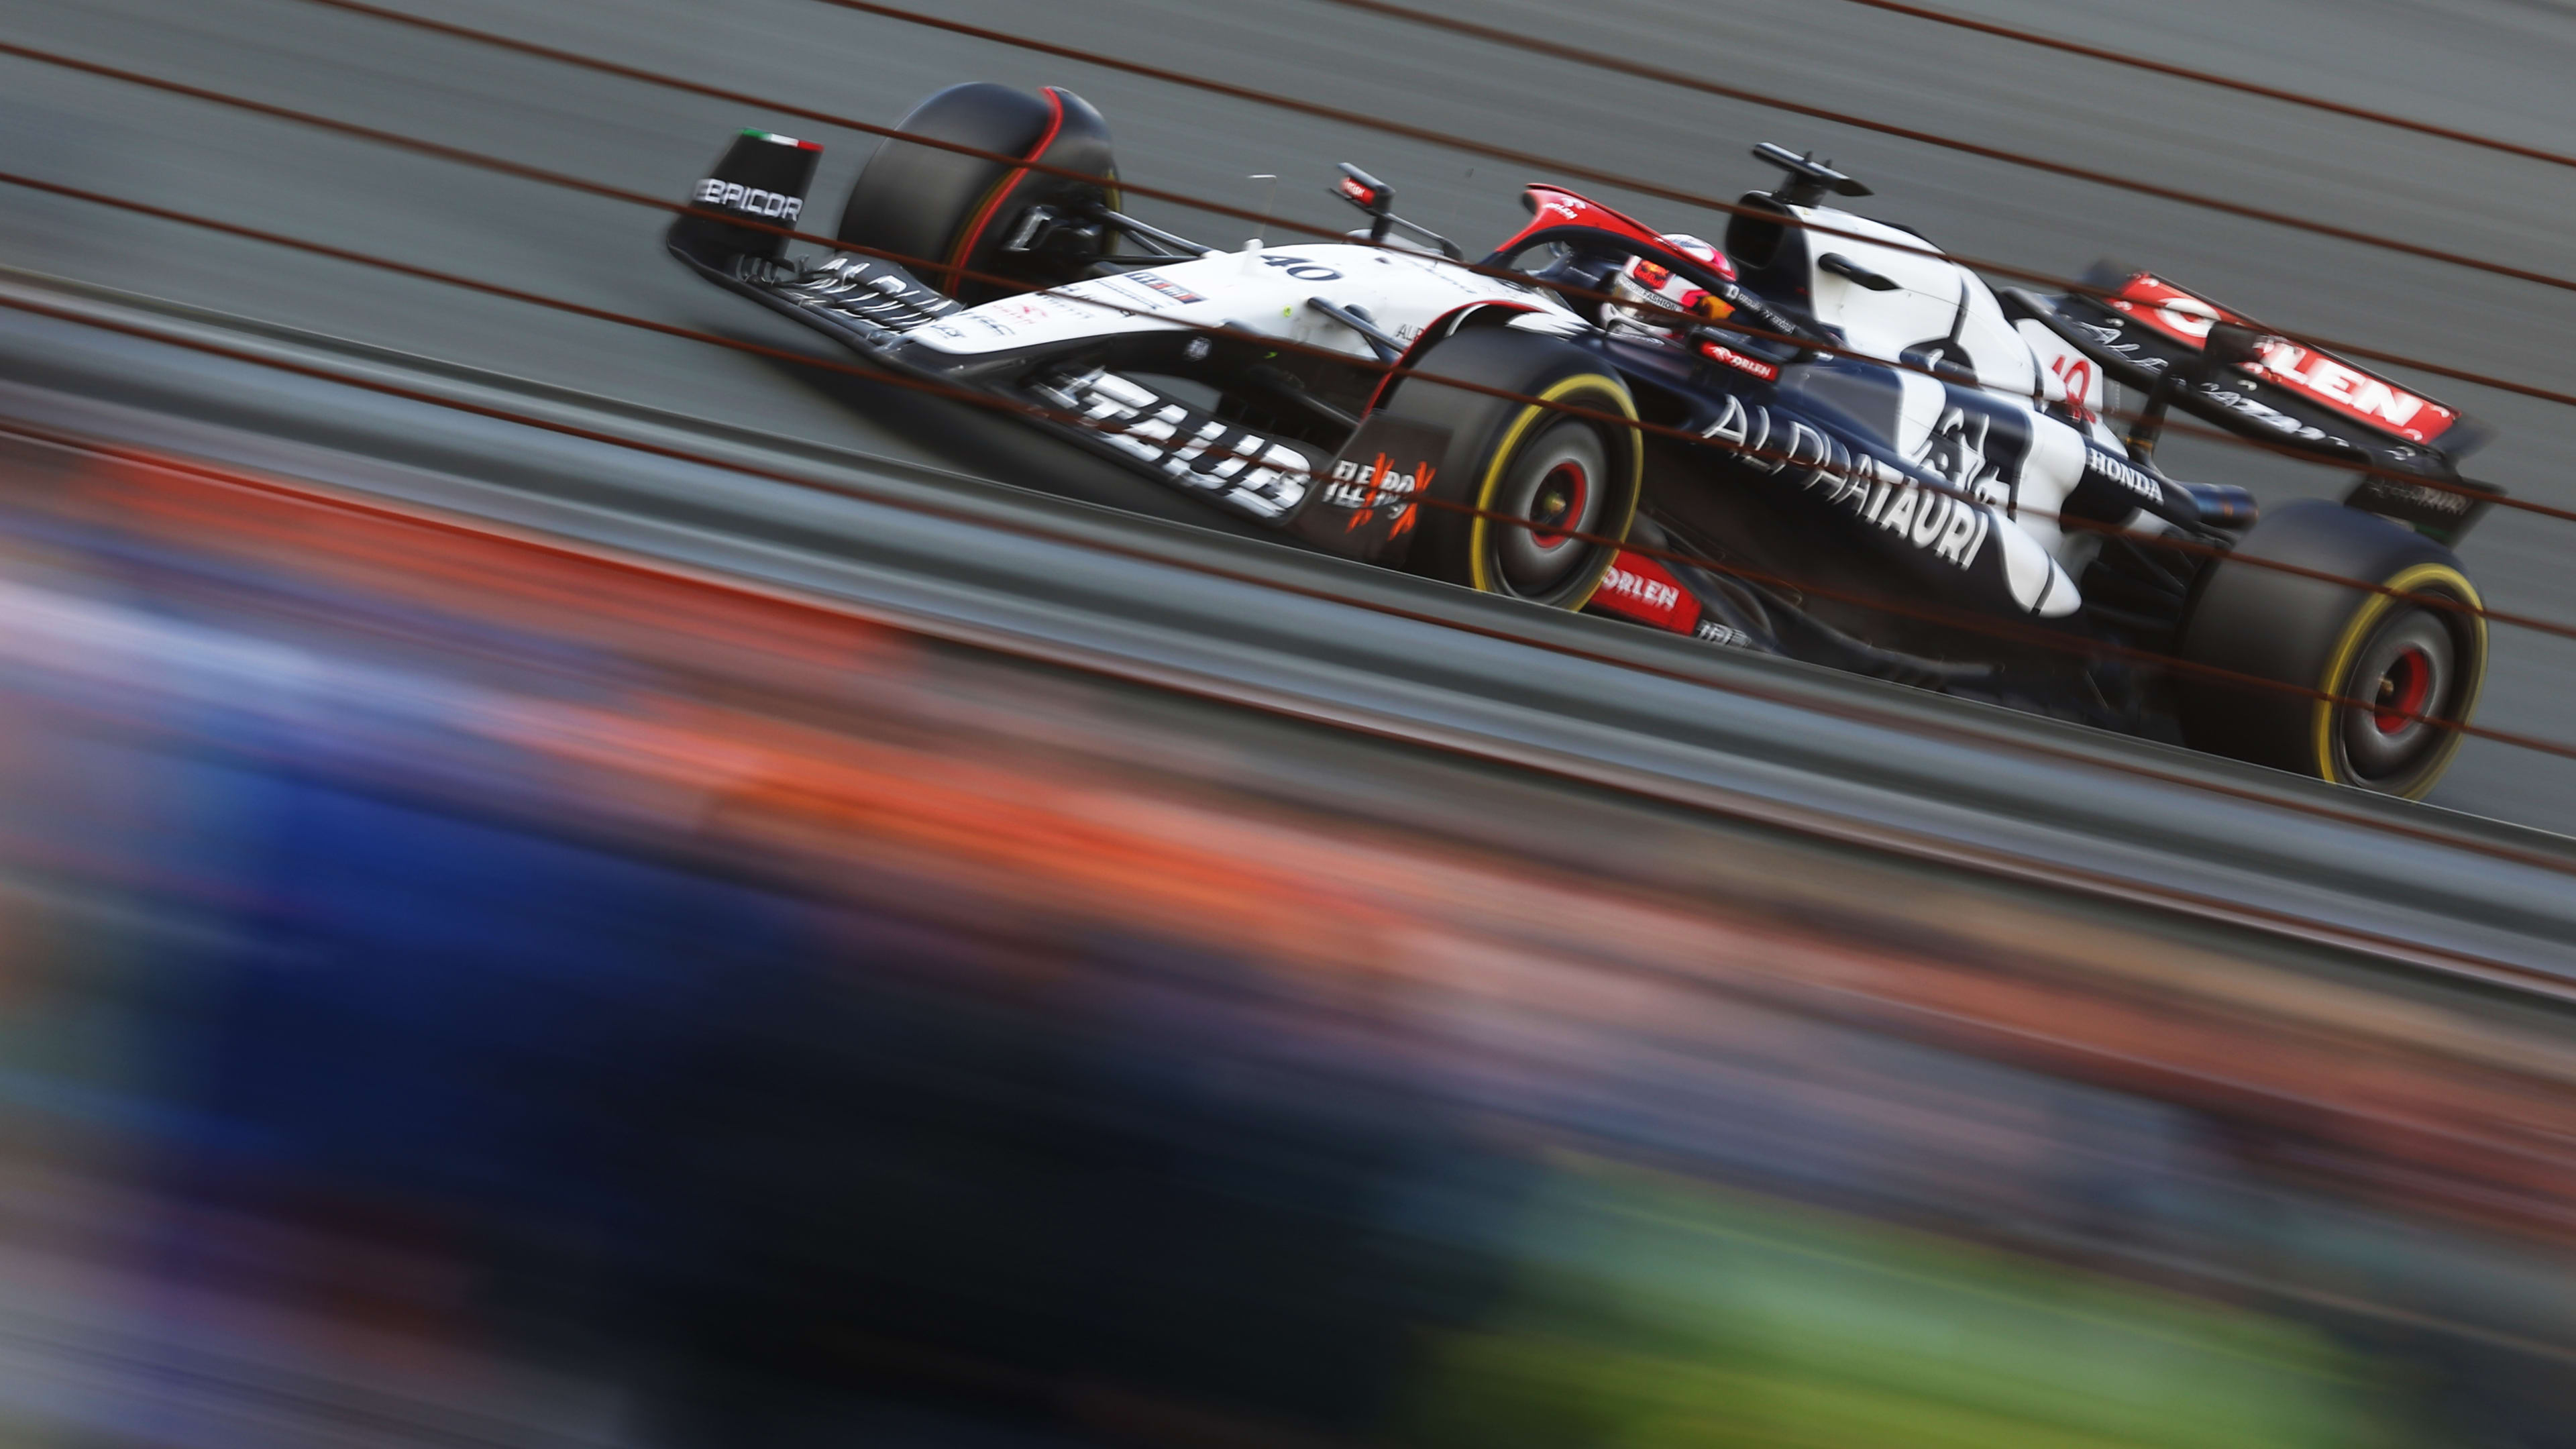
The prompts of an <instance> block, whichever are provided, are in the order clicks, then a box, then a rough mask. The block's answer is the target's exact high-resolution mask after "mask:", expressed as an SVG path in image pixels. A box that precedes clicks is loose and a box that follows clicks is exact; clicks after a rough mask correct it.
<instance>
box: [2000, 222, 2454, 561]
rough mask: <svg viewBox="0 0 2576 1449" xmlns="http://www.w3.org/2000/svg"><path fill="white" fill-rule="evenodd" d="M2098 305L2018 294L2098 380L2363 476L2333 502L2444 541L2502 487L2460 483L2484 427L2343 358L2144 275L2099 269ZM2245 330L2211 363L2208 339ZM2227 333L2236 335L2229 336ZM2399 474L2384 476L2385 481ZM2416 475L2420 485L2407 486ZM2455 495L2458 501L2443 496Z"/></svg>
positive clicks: (2089, 298)
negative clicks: (2090, 364) (2092, 365)
mask: <svg viewBox="0 0 2576 1449" xmlns="http://www.w3.org/2000/svg"><path fill="white" fill-rule="evenodd" d="M2084 281H2085V283H2086V285H2087V286H2090V287H2094V288H2098V289H2099V290H2100V292H2101V293H2102V294H2103V295H2100V296H2094V295H2089V294H2081V293H2079V294H2071V295H2067V296H2060V297H2048V298H2039V297H2034V296H2032V295H2030V294H2029V293H2026V292H2024V293H2017V294H2016V300H2017V301H2019V302H2021V303H2022V306H2021V307H2020V308H2017V309H2016V310H2020V311H2024V312H2027V313H2029V314H2030V315H2033V316H2036V317H2037V318H2038V319H2039V320H2040V321H2041V322H2042V323H2044V324H2045V325H2047V326H2048V327H2049V328H2050V329H2051V330H2052V331H2055V332H2056V333H2057V334H2058V335H2059V336H2061V337H2063V338H2065V339H2066V341H2067V342H2068V343H2070V344H2071V345H2073V346H2074V347H2075V348H2076V350H2078V351H2080V352H2082V353H2083V354H2084V355H2085V356H2087V357H2090V358H2092V359H2093V360H2094V361H2095V362H2096V363H2097V364H2099V365H2100V366H2101V368H2102V371H2103V375H2104V376H2106V377H2109V378H2111V379H2113V380H2115V381H2117V382H2120V383H2122V384H2124V385H2126V386H2128V387H2130V388H2132V389H2135V390H2137V391H2138V392H2140V393H2142V394H2146V395H2148V396H2149V397H2150V398H2151V399H2155V400H2157V401H2159V402H2162V403H2170V404H2171V405H2172V406H2174V407H2178V408H2181V409H2182V410H2184V411H2185V412H2188V413H2191V414H2192V415H2193V416H2195V417H2198V418H2201V419H2203V420H2204V421H2207V422H2210V423H2214V424H2216V425H2217V426H2219V427H2222V428H2225V429H2227V430H2229V431H2230V432H2234V433H2239V434H2242V435H2244V436H2246V437H2249V438H2254V439H2257V440H2260V441H2263V442H2269V443H2275V444H2279V445H2281V446H2284V447H2289V448H2293V449H2297V450H2299V451H2301V452H2307V453H2313V454H2316V455H2317V456H2319V457H2321V458H2326V459H2331V460H2334V461H2337V462H2345V463H2351V464H2353V465H2355V466H2357V467H2361V468H2363V469H2366V470H2369V471H2367V472H2365V473H2364V474H2363V476H2362V478H2361V480H2360V481H2359V482H2358V483H2356V484H2355V485H2354V486H2353V489H2352V491H2351V493H2349V494H2348V495H2346V497H2345V498H2344V502H2345V503H2347V504H2349V505H2350V506H2352V507H2355V508H2360V509H2363V510H2365V511H2367V512H2371V513H2377V514H2380V515H2382V516H2383V517H2387V518H2391V519H2394V520H2396V521H2397V522H2400V523H2403V524H2405V525H2407V526H2408V527H2410V528H2413V529H2414V530H2416V531H2417V532H2419V533H2423V534H2426V535H2429V536H2431V537H2433V538H2435V539H2437V540H2438V541H2441V542H2443V543H2450V542H2454V541H2456V540H2457V539H2458V538H2459V536H2460V535H2461V534H2463V533H2465V532H2467V530H2468V527H2469V525H2470V524H2471V523H2472V522H2474V521H2475V520H2476V518H2477V516H2478V515H2479V514H2480V513H2483V512H2484V511H2485V509H2486V507H2487V503H2488V500H2489V499H2490V498H2492V497H2493V496H2494V495H2496V494H2499V493H2501V492H2502V491H2503V490H2501V489H2498V488H2496V487H2494V486H2493V485H2491V484H2485V483H2471V482H2469V481H2468V480H2466V479H2463V478H2462V477H2461V476H2460V472H2459V460H2460V459H2461V458H2463V457H2465V456H2466V455H2467V454H2468V453H2470V452H2471V451H2473V450H2474V449H2476V448H2477V447H2478V446H2479V445H2481V444H2483V443H2484V442H2486V440H2487V438H2488V437H2489V436H2490V434H2489V432H2488V430H2487V428H2486V427H2485V426H2484V425H2482V424H2480V423H2477V422H2475V421H2473V420H2471V419H2469V418H2467V417H2464V416H2462V415H2461V413H2460V411H2459V410H2458V409H2457V408H2454V407H2451V406H2449V405H2448V404H2446V403H2442V402H2438V401H2436V400H2434V399H2432V398H2429V397H2426V396H2425V395H2423V394H2422V393H2419V392H2416V391H2415V390H2413V389H2412V388H2409V387H2406V386H2404V385H2402V384H2400V383H2397V382H2395V381H2392V380H2390V379H2389V378H2386V377H2382V376H2380V375H2379V374H2378V373H2375V372H2372V371H2371V370H2370V369H2368V368H2366V367H2363V366H2361V365H2360V364H2358V363H2355V362H2353V361H2351V360H2349V359H2347V358H2342V357H2338V356H2336V355H2334V354H2333V353H2330V352H2327V351H2324V350H2323V349H2320V348H2316V347H2311V346H2309V345H2307V344H2306V343H2303V342H2297V341H2293V340H2292V339H2290V338H2287V337H2283V336H2280V335H2278V334H2275V333H2273V332H2272V331H2271V330H2270V329H2269V328H2266V327H2264V326H2263V325H2262V324H2260V323H2258V322H2255V321H2252V320H2251V319H2249V318H2247V317H2245V316H2244V315H2243V314H2241V313H2237V312H2232V311H2229V310H2228V309H2226V308H2224V307H2221V306H2218V305H2217V304H2215V303H2213V302H2210V301H2207V300H2206V299H2204V298H2201V297H2199V296H2196V295H2194V294H2193V293H2191V292H2189V291H2186V290H2184V289H2183V288H2181V287H2179V286H2176V285H2175V284H2173V283H2172V282H2170V281H2168V280H2166V279H2165V278H2163V277H2161V276H2158V275H2156V274H2155V273H2153V272H2143V271H2135V270H2132V269H2129V268H2125V267H2113V266H2110V265H2109V264H2107V263H2106V264H2104V265H2102V266H2099V267H2096V268H2095V269H2094V270H2093V271H2092V272H2091V273H2090V274H2088V275H2087V276H2086V277H2085V279H2084ZM2222 326H2224V327H2227V328H2228V329H2229V330H2230V331H2231V332H2234V331H2235V329H2243V331H2244V332H2245V333H2251V334H2253V337H2252V340H2251V342H2250V344H2249V345H2246V346H2242V347H2235V348H2229V349H2221V351H2223V352H2226V353H2227V354H2228V355H2226V356H2224V357H2218V356H2212V355H2211V354H2210V349H2209V341H2210V336H2211V333H2212V332H2213V331H2214V330H2216V329H2218V328H2220V327H2222ZM2238 335H2239V337H2241V336H2242V334H2238ZM2390 474H2398V475H2403V476H2402V477H2395V478H2392V477H2390V476H2388V475H2390ZM2413 478H2421V479H2424V480H2426V481H2425V482H2424V483H2415V482H2411V481H2407V480H2408V479H2413ZM2460 488H2467V489H2471V490H2474V491H2473V492H2470V493H2463V492H2458V491H2454V490H2456V489H2460Z"/></svg>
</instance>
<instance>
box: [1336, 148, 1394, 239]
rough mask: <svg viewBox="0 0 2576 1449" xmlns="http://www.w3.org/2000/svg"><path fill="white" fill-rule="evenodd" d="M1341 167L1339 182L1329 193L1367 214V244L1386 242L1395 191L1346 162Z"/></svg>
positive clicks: (1392, 221)
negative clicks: (1368, 242)
mask: <svg viewBox="0 0 2576 1449" xmlns="http://www.w3.org/2000/svg"><path fill="white" fill-rule="evenodd" d="M1341 167H1342V179H1341V180H1339V181H1336V182H1334V183H1333V187H1332V191H1333V194H1334V195H1335V196H1338V197H1340V198H1341V199H1342V200H1344V201H1347V202H1349V203H1350V204H1351V205H1353V206H1356V207H1358V208H1359V209H1360V210H1362V211H1365V212H1367V213H1368V214H1369V240H1370V241H1373V242H1382V241H1384V240H1386V232H1387V228H1388V227H1390V226H1393V225H1394V224H1395V188H1394V187H1392V186H1389V185H1387V184H1386V183H1385V182H1383V181H1380V180H1378V179H1377V178H1376V177H1374V176H1371V175H1370V174H1368V173H1367V172H1365V171H1362V170H1361V169H1360V168H1358V167H1356V166H1354V165H1352V164H1351V163H1349V162H1348V161H1345V162H1342V163H1341Z"/></svg>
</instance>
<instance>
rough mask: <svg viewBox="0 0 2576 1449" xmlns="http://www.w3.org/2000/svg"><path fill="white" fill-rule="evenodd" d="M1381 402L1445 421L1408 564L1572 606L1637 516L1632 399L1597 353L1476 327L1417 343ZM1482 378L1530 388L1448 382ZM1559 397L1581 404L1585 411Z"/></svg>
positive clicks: (1593, 583) (1639, 470) (1639, 464)
mask: <svg viewBox="0 0 2576 1449" xmlns="http://www.w3.org/2000/svg"><path fill="white" fill-rule="evenodd" d="M1413 365H1414V366H1415V367H1417V368H1419V369H1421V371H1420V372H1418V373H1416V374H1415V375H1413V376H1411V377H1407V378H1405V379H1404V380H1403V381H1402V382H1401V383H1400V384H1399V385H1398V386H1397V387H1396V389H1395V392H1394V395H1393V396H1392V397H1391V398H1389V399H1388V400H1387V402H1386V404H1385V406H1384V408H1383V409H1382V410H1383V411H1385V412H1388V413H1391V414H1393V415H1395V416H1398V417H1402V418H1406V419H1409V420H1411V421H1415V422H1420V423H1425V424H1428V425H1430V426H1433V427H1438V428H1443V429H1446V430H1447V431H1448V433H1449V446H1448V449H1447V451H1446V453H1445V454H1444V456H1443V459H1442V462H1441V465H1440V467H1439V469H1438V471H1437V472H1436V474H1435V475H1434V477H1433V479H1432V481H1431V484H1430V486H1429V488H1428V489H1426V490H1425V496H1424V501H1423V502H1422V503H1421V504H1420V505H1419V506H1418V507H1417V509H1416V512H1415V518H1416V525H1415V538H1414V542H1413V547H1412V550H1411V553H1410V554H1409V555H1408V557H1407V559H1406V567H1408V568H1410V569H1411V570H1412V571H1413V572H1415V573H1418V574H1423V575H1426V576H1428V577H1431V578H1435V579H1440V580H1443V581H1445V582H1448V583H1453V584H1460V585H1464V586H1465V587H1467V588H1471V589H1476V590H1479V591H1481V592H1484V593H1489V594H1501V595H1504V596H1506V597H1509V598H1516V599H1526V600H1528V601H1529V602H1531V603H1535V604H1544V605H1546V606H1548V607H1550V608H1557V609H1579V608H1582V607H1583V605H1584V603H1585V602H1586V601H1588V600H1589V599H1590V598H1591V597H1592V594H1593V591H1594V590H1595V589H1598V588H1599V587H1601V579H1602V576H1603V575H1605V574H1607V573H1608V572H1609V571H1610V564H1611V561H1612V560H1613V559H1615V558H1617V557H1618V553H1619V548H1618V545H1619V542H1620V541H1621V540H1623V539H1625V538H1626V537H1627V535H1628V525H1629V524H1630V522H1631V521H1633V520H1634V519H1635V517H1636V515H1637V499H1638V496H1639V494H1640V492H1641V491H1642V489H1643V486H1644V474H1645V450H1644V447H1643V440H1642V439H1641V438H1640V437H1639V436H1638V433H1637V430H1636V429H1635V428H1633V427H1626V426H1622V425H1620V424H1619V423H1618V422H1617V421H1614V420H1615V419H1621V418H1624V419H1626V420H1628V421H1629V422H1634V421H1635V420H1636V417H1637V408H1636V404H1635V402H1634V401H1633V400H1632V399H1631V398H1630V397H1629V395H1628V388H1627V385H1626V384H1625V383H1623V382H1621V381H1620V380H1619V378H1618V375H1617V374H1616V373H1615V372H1613V371H1612V370H1611V369H1610V368H1609V367H1608V366H1607V365H1606V364H1604V363H1603V361H1602V360H1601V358H1599V357H1598V356H1596V355H1595V354H1593V353H1591V352H1588V351H1586V350H1584V349H1583V348H1581V347H1577V346H1575V345H1574V344H1573V343H1570V342H1567V341H1566V340H1564V339H1562V338H1558V337H1550V336H1546V335H1543V334H1539V333H1531V332H1516V331H1513V330H1511V329H1510V328H1508V327H1484V328H1477V329H1474V330H1470V331H1466V332H1461V333H1459V334H1458V335H1456V336H1454V337H1451V338H1449V339H1447V340H1445V341H1442V342H1440V343H1438V344H1437V345H1435V346H1433V347H1432V348H1431V349H1429V350H1428V351H1426V352H1424V353H1423V354H1421V355H1420V357H1419V358H1418V359H1416V360H1415V361H1414V363H1413ZM1444 377H1447V378H1456V379H1458V380H1460V381H1462V382H1468V383H1476V384H1482V385H1483V386H1485V387H1490V388H1495V389H1498V390H1501V391H1504V392H1509V393H1514V394H1518V395H1519V396H1521V397H1526V398H1530V399H1534V401H1527V402H1524V401H1518V400H1515V399H1513V398H1503V397H1496V396H1494V395H1492V394H1491V393H1485V392H1475V391H1470V390H1468V389H1466V388H1461V387H1452V386H1448V385H1445V384H1444V383H1442V382H1441V381H1440V380H1439V379H1440V378H1444ZM1567 409H1582V410H1584V412H1585V413H1591V414H1599V415H1602V416H1584V415H1583V414H1581V413H1575V412H1569V411H1566V410H1567Z"/></svg>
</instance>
